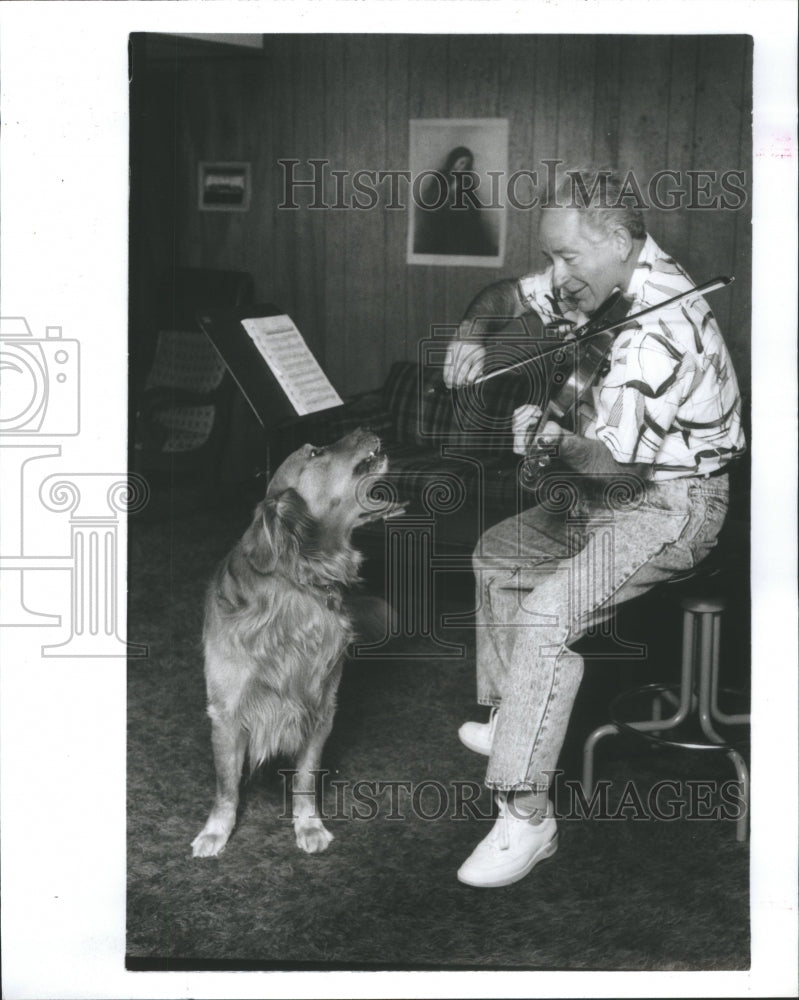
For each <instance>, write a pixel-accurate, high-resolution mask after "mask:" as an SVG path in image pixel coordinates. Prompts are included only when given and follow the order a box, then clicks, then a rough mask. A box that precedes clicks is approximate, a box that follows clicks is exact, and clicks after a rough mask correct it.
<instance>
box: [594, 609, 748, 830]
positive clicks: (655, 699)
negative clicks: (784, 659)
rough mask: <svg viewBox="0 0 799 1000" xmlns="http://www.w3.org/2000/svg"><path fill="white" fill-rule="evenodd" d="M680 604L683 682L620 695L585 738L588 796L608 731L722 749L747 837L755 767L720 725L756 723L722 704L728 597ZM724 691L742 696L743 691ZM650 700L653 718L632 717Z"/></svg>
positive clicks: (695, 747) (663, 742)
mask: <svg viewBox="0 0 799 1000" xmlns="http://www.w3.org/2000/svg"><path fill="white" fill-rule="evenodd" d="M680 604H681V606H682V609H683V636H682V674H681V679H680V684H679V687H677V686H676V685H665V684H647V685H644V686H643V687H638V688H635V689H633V690H632V691H626V692H624V693H623V694H621V695H619V696H618V697H617V698H615V699H614V701H613V702H612V703H611V706H610V718H611V720H612V721H611V722H610V723H608V724H606V725H603V726H599V727H598V728H597V729H595V730H594V731H593V732H592V733H591V734H590V735H589V737H588V739H587V740H586V741H585V745H584V747H583V789H584V792H585V795H586V796H589V797H590V796H591V794H592V793H593V789H594V751H595V748H596V745H597V743H598V742H599V741H600V740H601V739H604V738H605V737H606V736H613V735H618V734H620V733H626V734H630V735H633V736H637V737H641V738H643V739H646V740H649V741H650V742H652V743H654V744H656V745H660V746H667V747H672V748H676V749H680V750H700V751H701V750H709V751H721V752H723V753H724V754H726V756H727V757H728V758H729V759H730V760H731V761H732V764H733V766H734V767H735V772H736V774H737V776H738V781H739V782H740V785H741V794H742V798H743V813H742V815H741V816H740V817H739V818H738V820H737V825H736V838H737V840H739V841H743V840H746V837H747V831H748V819H749V769H748V768H747V766H746V762H745V760H744V758H743V756H742V754H741V753H740V751H739V750H737V749H736V747H735V745H733V743H732V742H731V741H730V739H729V735H728V734H726V733H725V734H724V735H722V733H720V732H719V731H718V726H722V727H725V728H726V727H737V726H742V725H748V724H749V722H750V716H749V714H748V713H743V712H741V713H737V714H727V713H726V712H723V711H721V710H720V708H719V705H718V695H719V686H718V685H719V648H720V636H721V615H722V612H723V611H724V609H725V606H726V605H725V602H724V600H723V599H718V598H705V597H684V598H683V599H682V600H681V601H680ZM722 690H724V693H725V694H727V695H730V696H733V697H740V695H739V693H738V692H734V691H727V690H726V689H722ZM664 703H665V704H667V705H669V706H670V707H671V708H672V709H673V714H672V715H670V716H668V717H667V718H664V717H663V706H664ZM646 704H650V705H651V711H650V716H649V718H644V719H636V720H634V721H631V716H633V715H634V714H636V713H637V712H642V711H645V708H644V707H643V706H645V705H646ZM736 742H737V741H736Z"/></svg>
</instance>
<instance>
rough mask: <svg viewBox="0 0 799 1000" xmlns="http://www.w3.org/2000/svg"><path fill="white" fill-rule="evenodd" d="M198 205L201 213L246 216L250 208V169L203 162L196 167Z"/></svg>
mask: <svg viewBox="0 0 799 1000" xmlns="http://www.w3.org/2000/svg"><path fill="white" fill-rule="evenodd" d="M197 191H198V204H199V208H200V210H201V211H203V212H246V211H248V210H249V207H250V194H251V169H250V164H249V163H243V162H234V161H227V162H219V161H214V162H204V163H200V164H198V166H197Z"/></svg>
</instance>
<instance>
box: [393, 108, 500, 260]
mask: <svg viewBox="0 0 799 1000" xmlns="http://www.w3.org/2000/svg"><path fill="white" fill-rule="evenodd" d="M409 161H410V163H409V166H410V172H411V176H412V178H413V187H412V191H413V205H412V210H411V214H410V219H409V225H408V247H407V262H408V263H409V264H427V265H430V264H432V265H444V266H453V265H455V266H467V267H468V266H471V267H501V266H502V264H503V262H504V259H505V230H506V224H507V220H506V215H505V208H504V205H503V204H502V203H501V200H500V198H499V195H498V191H499V188H498V185H497V183H496V182H497V180H504V179H505V178H506V177H507V169H508V120H507V119H506V118H415V119H411V122H410V152H409Z"/></svg>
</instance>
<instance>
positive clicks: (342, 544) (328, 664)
mask: <svg viewBox="0 0 799 1000" xmlns="http://www.w3.org/2000/svg"><path fill="white" fill-rule="evenodd" d="M379 449H380V440H379V439H378V438H377V437H376V436H375V435H374V434H371V433H369V432H365V431H362V430H358V431H355V432H353V433H352V434H350V435H348V436H347V437H345V438H342V439H341V440H340V441H338V442H337V443H336V444H335V445H332V446H331V447H329V448H324V449H317V448H313V447H312V446H311V445H304V446H303V447H302V448H300V449H299V450H298V451H296V452H294V454H293V455H290V456H289V458H287V459H286V461H285V462H284V463H283V464H282V465H281V466H280V468H279V469H278V470H277V472H276V473H275V475H274V477H273V478H272V480H271V482H270V483H269V486H268V488H267V493H266V498H265V500H263V501H262V502H261V503H260V504H258V506H257V507H256V509H255V515H254V517H253V520H252V523H251V524H250V527H249V528H248V529H247V531H246V532H245V534H244V536H243V538H242V539H241V541H240V542H239V543H238V544H237V545H236V546H235V548H234V549H233V551H232V552H231V553H230V554H229V555H228V556H227V557H226V558H225V559H224V560H223V561H222V563H221V564H220V566H219V568H218V569H217V571H216V574H215V576H214V577H213V579H212V581H211V585H210V587H209V589H208V595H207V599H206V605H205V626H204V630H203V641H204V647H205V678H206V687H207V693H208V714H209V716H210V717H211V726H212V736H211V738H212V745H213V753H214V764H215V767H216V798H215V801H214V805H213V808H212V810H211V813H210V815H209V817H208V820H207V822H206V824H205V826H204V827H203V829H202V830H201V832H200V833H199V834H198V835H197V836H196V837H195V839H194V841H193V842H192V850H193V854H194V856H195V857H211V856H213V855H216V854H218V853H219V852H220V851H221V850H222V849H223V848H224V846H225V844H226V843H227V840H228V838H229V836H230V834H231V831H232V830H233V827H234V825H235V821H236V809H237V807H238V799H239V783H240V780H241V774H242V769H243V765H244V758H245V755H247V756H248V757H249V765H250V769H251V770H252V769H254V768H256V767H258V766H259V765H260V764H262V763H263V762H264V761H266V760H268V759H269V758H271V757H274V756H275V755H277V754H286V755H289V756H291V757H293V758H294V759H295V760H296V767H297V773H296V774H295V776H294V787H293V816H294V831H295V834H296V839H297V846H298V847H300V848H301V849H302V850H304V851H307V852H309V853H314V852H316V851H323V850H324V849H325V848H326V847H327V845H328V844H329V843H330V841H331V840H332V835H331V834H330V833H329V832H328V831H327V830H326V829H325V827H324V826H323V825H322V821H321V819H320V818H319V816H318V815H317V814H316V809H315V795H314V792H315V787H314V776H313V773H312V772H313V771H318V770H319V767H320V761H321V755H322V748H323V747H324V744H325V740H326V739H327V736H328V734H329V732H330V730H331V728H332V725H333V714H334V711H335V703H336V691H337V689H338V683H339V679H340V677H341V667H342V659H343V656H344V653H345V650H346V648H347V645H348V644H349V642H350V641H351V639H352V638H353V625H352V621H351V619H350V615H349V614H348V612H347V610H346V607H345V605H344V602H343V599H342V588H346V587H349V586H351V585H352V584H353V583H355V582H356V581H357V578H358V568H359V565H360V562H361V556H360V554H359V553H358V552H357V551H356V550H355V549H354V548H353V546H352V544H351V541H350V537H351V534H352V531H353V529H354V528H355V526H356V525H357V524H358V523H359V522H362V521H364V520H369V519H373V518H374V517H375V516H386V514H387V513H390V512H393V511H388V509H387V508H385V507H384V509H383V510H382V511H376V510H375V509H374V508H372V509H365V506H364V498H363V497H362V496H361V493H363V490H360V489H359V483H361V481H362V479H363V476H364V475H365V474H368V473H379V474H382V473H383V472H385V470H386V468H387V464H388V463H387V460H386V458H385V455H384V454H381V453H380V450H379Z"/></svg>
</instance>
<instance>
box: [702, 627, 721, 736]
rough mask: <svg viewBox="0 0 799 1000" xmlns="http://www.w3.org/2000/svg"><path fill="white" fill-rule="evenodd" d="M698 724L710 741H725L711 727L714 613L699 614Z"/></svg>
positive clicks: (715, 637) (717, 630) (717, 633)
mask: <svg viewBox="0 0 799 1000" xmlns="http://www.w3.org/2000/svg"><path fill="white" fill-rule="evenodd" d="M698 620H699V725H700V726H701V727H702V732H703V733H704V734H705V736H707V738H708V739H709V740H710V741H711V743H720V744H721V743H726V742H727V741H726V740H725V739H723V737H721V736H719V734H718V733H717V732H716V730H715V729H714V728H713V722H712V720H711V717H710V704H711V700H712V699H711V689H712V686H713V685H712V681H713V674H714V672H715V671H714V660H715V655H716V650H715V649H714V646H715V645H716V643H715V642H714V639H717V638H718V635H719V629H718V627H717V626H718V624H719V620H720V616H719V615H718V614H715V613H712V612H711V613H709V614H699V616H698Z"/></svg>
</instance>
